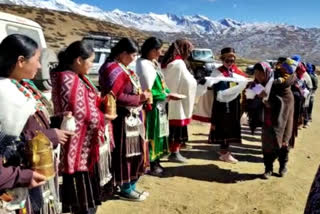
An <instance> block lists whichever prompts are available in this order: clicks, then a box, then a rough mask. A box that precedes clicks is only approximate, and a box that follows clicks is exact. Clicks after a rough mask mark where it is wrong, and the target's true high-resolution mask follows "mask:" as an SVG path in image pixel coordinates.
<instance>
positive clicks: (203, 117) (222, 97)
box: [193, 69, 249, 122]
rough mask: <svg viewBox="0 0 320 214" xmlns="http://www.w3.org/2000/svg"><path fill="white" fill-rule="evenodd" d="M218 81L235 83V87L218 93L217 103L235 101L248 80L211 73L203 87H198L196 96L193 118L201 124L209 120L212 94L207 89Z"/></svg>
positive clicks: (239, 76) (237, 75)
mask: <svg viewBox="0 0 320 214" xmlns="http://www.w3.org/2000/svg"><path fill="white" fill-rule="evenodd" d="M220 81H228V82H237V83H239V84H238V85H237V86H235V87H232V88H229V89H226V90H223V91H219V92H218V93H217V100H218V101H219V102H230V101H232V100H234V99H236V98H237V97H238V96H239V94H240V93H241V92H242V91H243V90H244V89H245V87H246V86H247V83H248V82H249V79H247V78H245V77H243V76H241V75H239V74H236V73H233V77H225V76H223V74H222V73H221V72H220V71H219V70H217V69H216V70H214V71H212V73H211V75H210V77H206V83H205V84H204V85H198V87H197V96H199V97H200V98H199V102H198V104H197V106H196V108H195V111H194V113H193V118H194V119H196V120H200V121H202V122H209V121H210V118H211V111H212V105H213V92H212V91H208V87H211V86H212V85H214V84H217V83H218V82H220Z"/></svg>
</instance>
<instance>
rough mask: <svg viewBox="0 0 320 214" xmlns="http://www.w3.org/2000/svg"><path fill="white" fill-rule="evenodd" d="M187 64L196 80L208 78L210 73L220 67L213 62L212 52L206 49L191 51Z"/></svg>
mask: <svg viewBox="0 0 320 214" xmlns="http://www.w3.org/2000/svg"><path fill="white" fill-rule="evenodd" d="M189 62H190V66H191V69H192V71H193V73H194V77H195V78H196V79H197V80H200V79H202V78H204V77H206V76H210V75H211V72H212V71H213V70H214V69H215V68H217V67H219V66H220V65H221V64H220V63H217V62H216V61H215V60H214V56H213V53H212V50H211V49H206V48H195V49H193V51H192V52H191V55H190V57H189Z"/></svg>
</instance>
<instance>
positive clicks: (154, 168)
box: [136, 37, 170, 176]
mask: <svg viewBox="0 0 320 214" xmlns="http://www.w3.org/2000/svg"><path fill="white" fill-rule="evenodd" d="M161 51H162V41H161V40H160V39H157V38H155V37H150V38H148V39H147V40H146V41H145V42H144V43H143V45H142V48H141V58H139V59H138V60H137V65H136V72H137V74H138V76H139V78H140V82H141V87H142V90H148V91H151V93H152V103H149V104H148V106H147V107H148V108H147V110H146V111H147V113H146V133H147V139H148V140H149V151H150V154H149V157H150V164H151V171H150V173H151V174H152V175H156V176H161V175H162V173H163V167H162V166H161V165H160V158H161V157H162V156H163V155H165V154H167V153H168V149H169V148H168V136H169V122H168V117H167V111H166V103H167V102H166V98H167V97H168V95H169V93H170V90H169V89H168V87H167V86H166V83H165V79H164V75H163V73H162V71H161V68H160V65H159V64H158V60H159V56H160V55H161Z"/></svg>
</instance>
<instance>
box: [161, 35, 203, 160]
mask: <svg viewBox="0 0 320 214" xmlns="http://www.w3.org/2000/svg"><path fill="white" fill-rule="evenodd" d="M192 48H193V46H192V44H191V42H190V41H188V40H186V39H179V40H176V41H175V42H174V43H172V44H171V46H170V47H169V49H168V51H167V52H166V54H165V55H164V57H163V60H162V64H161V68H162V72H163V74H164V76H165V82H166V84H167V86H168V88H169V89H170V91H171V93H175V94H181V95H185V96H186V98H185V99H182V100H171V101H169V108H168V118H169V125H170V128H169V147H170V152H171V154H170V156H169V160H171V161H175V162H181V163H184V162H186V161H187V159H186V158H185V157H183V156H182V155H181V154H180V147H181V145H182V144H184V143H186V142H188V128H187V127H188V125H189V124H190V123H191V117H192V111H193V106H194V102H195V95H196V87H197V81H196V80H195V78H194V77H193V76H192V74H191V73H190V71H189V70H188V68H187V65H186V60H187V58H188V57H189V55H190V53H191V51H192Z"/></svg>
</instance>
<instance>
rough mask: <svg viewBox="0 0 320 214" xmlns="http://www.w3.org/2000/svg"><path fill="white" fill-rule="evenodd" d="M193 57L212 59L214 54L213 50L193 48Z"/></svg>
mask: <svg viewBox="0 0 320 214" xmlns="http://www.w3.org/2000/svg"><path fill="white" fill-rule="evenodd" d="M192 57H193V58H194V59H198V60H206V59H212V58H213V54H212V51H211V50H193V51H192Z"/></svg>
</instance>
